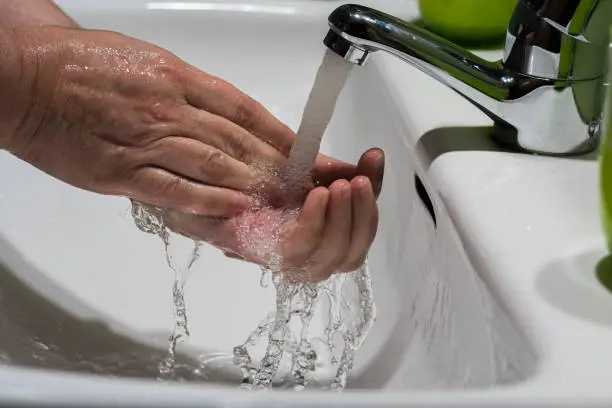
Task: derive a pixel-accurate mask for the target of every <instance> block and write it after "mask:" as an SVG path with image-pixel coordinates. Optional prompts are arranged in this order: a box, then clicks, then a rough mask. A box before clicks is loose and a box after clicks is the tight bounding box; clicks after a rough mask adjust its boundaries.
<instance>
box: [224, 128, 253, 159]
mask: <svg viewBox="0 0 612 408" xmlns="http://www.w3.org/2000/svg"><path fill="white" fill-rule="evenodd" d="M226 140H227V146H226V147H227V151H228V153H229V154H230V155H231V156H232V157H234V158H235V159H237V160H241V161H243V160H244V159H245V158H246V156H247V155H248V152H249V148H248V146H247V145H248V138H247V133H246V132H238V131H232V132H231V134H230V135H229V136H228V137H226Z"/></svg>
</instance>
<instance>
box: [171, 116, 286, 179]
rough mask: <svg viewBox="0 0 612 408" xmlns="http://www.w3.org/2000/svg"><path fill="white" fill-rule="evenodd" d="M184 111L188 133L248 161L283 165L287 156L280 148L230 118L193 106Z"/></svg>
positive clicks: (183, 120) (237, 158)
mask: <svg viewBox="0 0 612 408" xmlns="http://www.w3.org/2000/svg"><path fill="white" fill-rule="evenodd" d="M182 111H183V113H182V123H184V124H185V125H184V127H183V129H184V130H183V131H184V133H185V136H188V137H191V138H194V139H196V140H199V141H201V142H202V143H205V144H208V145H210V146H213V147H215V148H217V149H219V150H221V151H223V152H225V153H227V154H228V155H229V156H231V157H233V158H234V159H236V160H239V161H241V162H244V163H247V164H258V163H265V164H267V165H273V166H277V167H281V166H282V165H284V163H285V160H286V157H285V156H284V155H283V154H282V153H281V152H279V151H278V150H276V149H275V148H274V147H272V146H271V145H269V144H268V143H266V142H264V141H263V140H261V139H259V138H257V137H256V136H254V135H253V134H251V133H249V132H248V131H247V130H245V129H243V128H242V127H240V126H238V125H236V124H234V123H232V122H231V121H229V120H227V119H225V118H223V117H221V116H217V115H215V114H212V113H209V112H206V111H203V110H200V109H196V108H194V107H192V106H184V107H183V108H182Z"/></svg>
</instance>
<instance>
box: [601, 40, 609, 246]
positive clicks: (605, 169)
mask: <svg viewBox="0 0 612 408" xmlns="http://www.w3.org/2000/svg"><path fill="white" fill-rule="evenodd" d="M611 67H612V29H611V30H610V47H609V49H608V81H607V82H608V85H607V89H606V102H605V107H604V119H603V129H602V139H601V147H600V152H599V154H600V157H599V172H600V173H599V183H600V189H601V217H602V223H603V228H604V232H605V234H606V239H607V241H608V250H609V251H610V252H612V85H610V81H611V80H612V68H611Z"/></svg>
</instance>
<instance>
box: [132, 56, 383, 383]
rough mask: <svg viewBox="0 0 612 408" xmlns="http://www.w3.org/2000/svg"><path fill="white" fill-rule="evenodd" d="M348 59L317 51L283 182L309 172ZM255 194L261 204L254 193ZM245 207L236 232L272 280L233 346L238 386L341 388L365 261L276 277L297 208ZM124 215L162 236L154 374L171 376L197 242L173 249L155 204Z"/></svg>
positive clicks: (364, 328)
mask: <svg viewBox="0 0 612 408" xmlns="http://www.w3.org/2000/svg"><path fill="white" fill-rule="evenodd" d="M351 67H352V65H351V64H348V63H346V62H345V61H344V60H342V59H341V58H340V57H338V56H337V55H336V54H334V53H332V52H330V51H327V53H326V54H325V56H324V58H323V61H322V63H321V66H320V68H319V71H318V72H317V75H316V79H315V82H314V85H313V88H312V91H311V94H310V96H309V99H308V102H307V104H306V107H305V109H304V114H303V118H302V122H301V124H300V126H299V129H298V132H297V137H296V139H295V142H294V144H293V146H292V149H291V152H290V156H289V161H288V166H287V168H286V169H285V170H284V171H285V172H284V179H285V181H286V184H287V187H288V188H289V189H291V188H301V187H302V186H303V185H304V184H305V183H307V180H309V178H310V172H311V169H312V166H313V164H314V161H315V158H316V156H317V154H318V152H319V150H320V144H321V140H322V137H323V134H324V132H325V129H326V128H327V125H328V123H329V122H330V120H331V118H332V115H333V111H334V107H335V105H336V101H337V99H338V96H339V94H340V92H341V91H342V88H343V87H344V85H345V83H346V80H347V79H348V77H349V74H350V71H351ZM258 194H261V192H258ZM258 202H260V205H261V200H258ZM264 202H265V200H264ZM249 211H250V214H249ZM249 211H247V215H245V216H239V217H238V220H237V223H236V225H237V228H238V230H237V238H238V240H239V241H240V243H241V244H242V245H244V247H245V248H248V249H249V250H250V251H251V252H252V253H258V252H261V253H266V254H270V253H271V254H272V259H271V261H270V262H269V266H268V269H265V268H264V269H263V271H262V276H261V279H260V284H261V286H267V285H268V284H269V283H270V281H271V282H272V283H273V285H274V288H275V290H276V301H275V310H273V311H272V312H271V313H269V314H268V315H267V316H266V317H265V318H264V319H263V320H262V321H261V322H260V324H259V325H257V327H256V328H255V330H254V331H253V332H252V333H251V335H250V336H248V338H247V339H246V341H245V342H244V343H243V344H240V345H238V346H236V347H234V349H233V363H234V364H235V365H236V366H237V367H239V368H240V369H241V372H242V375H243V381H242V387H243V388H247V389H266V390H267V389H271V388H272V387H284V388H286V387H291V388H293V389H295V390H303V389H305V388H307V387H310V386H313V387H324V388H328V389H332V390H342V389H343V388H344V387H345V386H346V382H347V379H348V376H349V375H350V372H351V369H352V366H353V358H354V354H355V352H356V351H357V349H358V348H359V347H360V346H361V344H362V342H363V340H364V339H365V337H366V335H367V333H368V331H369V329H370V327H371V325H372V323H373V321H374V317H375V308H374V302H373V297H372V288H371V282H370V276H369V272H368V269H367V265H363V266H362V267H361V268H360V269H359V270H357V271H355V272H352V273H347V274H336V275H333V276H332V277H331V278H329V279H328V280H327V281H325V282H320V283H317V284H312V283H309V284H306V283H293V282H291V281H290V280H288V279H285V278H283V276H284V272H285V271H284V270H283V267H282V265H283V262H282V256H281V255H280V250H279V243H280V231H281V229H282V226H283V225H284V224H285V223H287V222H289V221H290V220H294V219H295V218H296V217H297V215H298V213H299V208H291V209H284V210H278V209H273V208H271V207H266V205H265V204H264V205H263V207H261V208H260V207H259V206H258V207H257V208H254V209H251V210H249ZM253 214H256V215H257V217H259V218H260V219H261V218H262V217H264V219H265V222H264V223H260V224H259V225H254V223H253V222H252V219H253V218H252V217H249V215H253ZM132 215H133V217H134V220H135V222H136V225H137V226H138V228H140V229H141V230H142V231H144V232H147V233H151V234H155V235H158V236H159V237H160V238H161V239H162V240H163V242H164V244H165V247H166V254H167V260H168V265H169V266H170V268H171V269H172V271H173V272H174V276H175V280H174V285H173V299H174V314H175V326H174V330H173V332H172V335H171V337H170V339H169V346H168V357H167V358H166V359H165V360H163V361H162V362H161V363H160V365H159V369H160V373H159V374H160V375H159V377H160V378H161V379H166V378H172V377H173V367H174V358H175V349H176V345H177V343H178V342H180V341H182V340H184V339H185V338H186V337H188V336H189V329H188V325H187V311H186V305H185V301H184V295H183V294H184V286H185V283H186V281H187V277H188V274H189V271H190V270H191V268H192V267H193V265H194V263H195V262H196V260H197V257H198V253H199V248H200V243H199V242H193V243H192V245H191V246H189V248H191V250H190V252H189V253H181V254H176V253H174V252H173V251H175V245H173V243H172V240H173V239H178V238H175V237H176V236H177V234H174V233H173V232H171V231H169V230H168V229H167V228H166V227H165V225H164V222H163V210H161V209H157V208H149V207H147V206H145V205H143V204H140V203H136V202H135V203H133V208H132ZM183 239H187V238H183ZM304 268H305V269H307V267H306V266H304ZM325 313H327V324H326V326H325V327H324V328H322V329H321V328H318V327H315V325H313V324H312V323H313V321H314V316H315V315H318V316H319V317H320V318H321V316H322V314H325ZM261 346H263V347H261ZM258 347H259V348H260V349H263V350H264V352H263V355H258V356H256V355H255V354H256V351H255V349H257V348H258Z"/></svg>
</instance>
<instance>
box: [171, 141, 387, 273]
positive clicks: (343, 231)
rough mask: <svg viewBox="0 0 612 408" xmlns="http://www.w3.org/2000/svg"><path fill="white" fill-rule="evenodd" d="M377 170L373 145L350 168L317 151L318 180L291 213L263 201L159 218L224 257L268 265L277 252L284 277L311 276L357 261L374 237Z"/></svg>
mask: <svg viewBox="0 0 612 408" xmlns="http://www.w3.org/2000/svg"><path fill="white" fill-rule="evenodd" d="M383 170H384V155H383V152H382V151H381V150H378V149H371V150H369V151H367V152H366V153H364V154H363V156H362V157H361V159H360V160H359V164H358V165H357V167H354V166H351V165H348V164H347V163H342V162H339V161H336V160H333V159H329V158H326V157H323V156H321V157H319V159H318V160H317V164H316V166H315V171H314V181H315V183H316V184H319V186H318V187H316V188H314V189H312V190H311V191H310V192H309V193H308V195H307V196H306V198H305V200H304V202H303V205H302V206H301V210H300V211H299V214H298V215H297V216H295V212H294V211H292V209H291V208H289V209H287V208H273V207H267V208H266V207H265V208H261V209H256V210H253V211H246V212H245V213H243V214H241V215H239V216H237V217H234V218H231V219H212V218H209V217H198V216H194V215H189V214H183V213H180V212H176V211H170V212H167V213H165V214H164V221H165V224H166V226H168V227H169V228H170V229H172V230H174V231H175V232H178V233H180V234H183V235H186V236H190V237H192V238H194V239H199V240H204V241H207V242H209V243H211V244H213V245H215V246H217V247H219V248H222V249H223V251H224V252H225V254H226V255H228V256H231V257H235V258H241V259H245V260H248V261H251V262H255V263H258V264H261V265H266V266H272V267H273V269H276V268H278V267H279V265H274V264H275V263H277V262H278V261H279V260H278V259H276V258H275V255H278V254H280V258H281V259H280V263H281V265H280V269H281V270H282V271H283V273H285V274H286V275H287V276H288V277H289V278H290V279H292V280H296V281H300V282H317V281H321V280H324V279H327V278H328V277H329V276H330V275H331V274H332V273H335V272H348V271H353V270H355V269H357V268H358V267H359V266H360V265H361V264H363V262H364V260H365V257H366V255H367V252H368V250H369V248H370V245H371V244H372V242H373V240H374V236H375V235H376V229H377V225H378V210H377V205H376V197H377V196H378V194H379V193H380V189H381V186H382V179H383ZM349 180H350V181H349ZM271 264H272V265H271Z"/></svg>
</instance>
